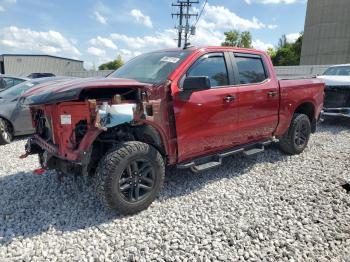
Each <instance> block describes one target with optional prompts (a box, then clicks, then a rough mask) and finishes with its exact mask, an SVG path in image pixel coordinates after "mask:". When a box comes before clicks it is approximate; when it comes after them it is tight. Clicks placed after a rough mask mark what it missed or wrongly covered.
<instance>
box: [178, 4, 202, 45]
mask: <svg viewBox="0 0 350 262" xmlns="http://www.w3.org/2000/svg"><path fill="white" fill-rule="evenodd" d="M192 4H199V1H193V0H177V3H176V4H172V6H176V7H179V12H177V13H173V14H171V16H172V17H174V16H176V17H178V18H179V25H178V27H177V30H178V39H177V40H178V41H177V46H178V47H181V43H182V38H183V37H182V35H183V32H184V33H185V39H184V40H185V44H184V47H186V46H187V45H188V43H187V41H188V34H189V33H191V34H194V33H195V28H194V27H193V26H192V27H191V26H190V19H191V17H194V16H195V17H198V14H191V13H190V7H192ZM184 18H185V20H186V23H185V26H183V19H184Z"/></svg>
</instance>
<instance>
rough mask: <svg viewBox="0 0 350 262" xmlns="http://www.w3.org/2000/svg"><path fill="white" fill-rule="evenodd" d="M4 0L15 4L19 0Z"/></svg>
mask: <svg viewBox="0 0 350 262" xmlns="http://www.w3.org/2000/svg"><path fill="white" fill-rule="evenodd" d="M3 2H4V3H7V4H15V3H17V0H4V1H3Z"/></svg>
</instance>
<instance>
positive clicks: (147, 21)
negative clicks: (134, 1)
mask: <svg viewBox="0 0 350 262" xmlns="http://www.w3.org/2000/svg"><path fill="white" fill-rule="evenodd" d="M130 15H131V16H133V17H134V18H135V19H136V22H137V23H139V24H143V25H144V26H147V27H149V28H152V27H153V24H152V21H151V18H150V17H149V16H147V15H144V14H143V13H142V12H141V11H140V10H138V9H133V10H131V12H130Z"/></svg>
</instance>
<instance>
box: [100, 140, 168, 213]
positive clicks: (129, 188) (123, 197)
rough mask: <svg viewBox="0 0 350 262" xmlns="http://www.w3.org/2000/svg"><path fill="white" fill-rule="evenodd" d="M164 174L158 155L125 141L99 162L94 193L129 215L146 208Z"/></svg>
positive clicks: (162, 163) (145, 146)
mask: <svg viewBox="0 0 350 262" xmlns="http://www.w3.org/2000/svg"><path fill="white" fill-rule="evenodd" d="M164 175H165V167H164V161H163V158H162V156H161V154H160V153H159V152H158V151H157V150H156V149H155V148H154V147H152V146H150V145H148V144H145V143H141V142H124V143H121V144H120V145H118V146H117V147H116V148H114V149H113V150H112V151H110V152H109V153H107V155H106V156H105V157H104V158H103V159H102V160H101V162H100V164H99V167H98V170H97V180H98V181H97V183H98V186H97V194H98V196H99V197H100V199H101V200H102V202H104V203H105V204H106V205H107V206H108V207H110V208H111V209H113V210H116V211H117V212H119V213H121V214H124V215H130V214H135V213H137V212H140V211H141V210H144V209H146V208H147V207H148V206H149V205H150V204H151V203H152V202H153V201H154V200H155V198H156V196H157V194H158V193H159V191H160V189H161V187H162V185H163V181H164Z"/></svg>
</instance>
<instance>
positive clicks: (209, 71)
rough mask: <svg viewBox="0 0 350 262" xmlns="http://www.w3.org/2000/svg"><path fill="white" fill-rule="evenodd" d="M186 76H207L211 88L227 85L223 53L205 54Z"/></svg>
mask: <svg viewBox="0 0 350 262" xmlns="http://www.w3.org/2000/svg"><path fill="white" fill-rule="evenodd" d="M187 76H207V77H209V79H210V84H211V87H212V88H216V87H220V86H227V85H228V84H229V81H228V74H227V68H226V61H225V58H224V54H223V53H211V54H206V55H204V56H202V57H201V58H199V59H198V60H197V61H196V62H195V63H194V64H193V66H192V67H191V68H190V69H189V71H188V72H187Z"/></svg>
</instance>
